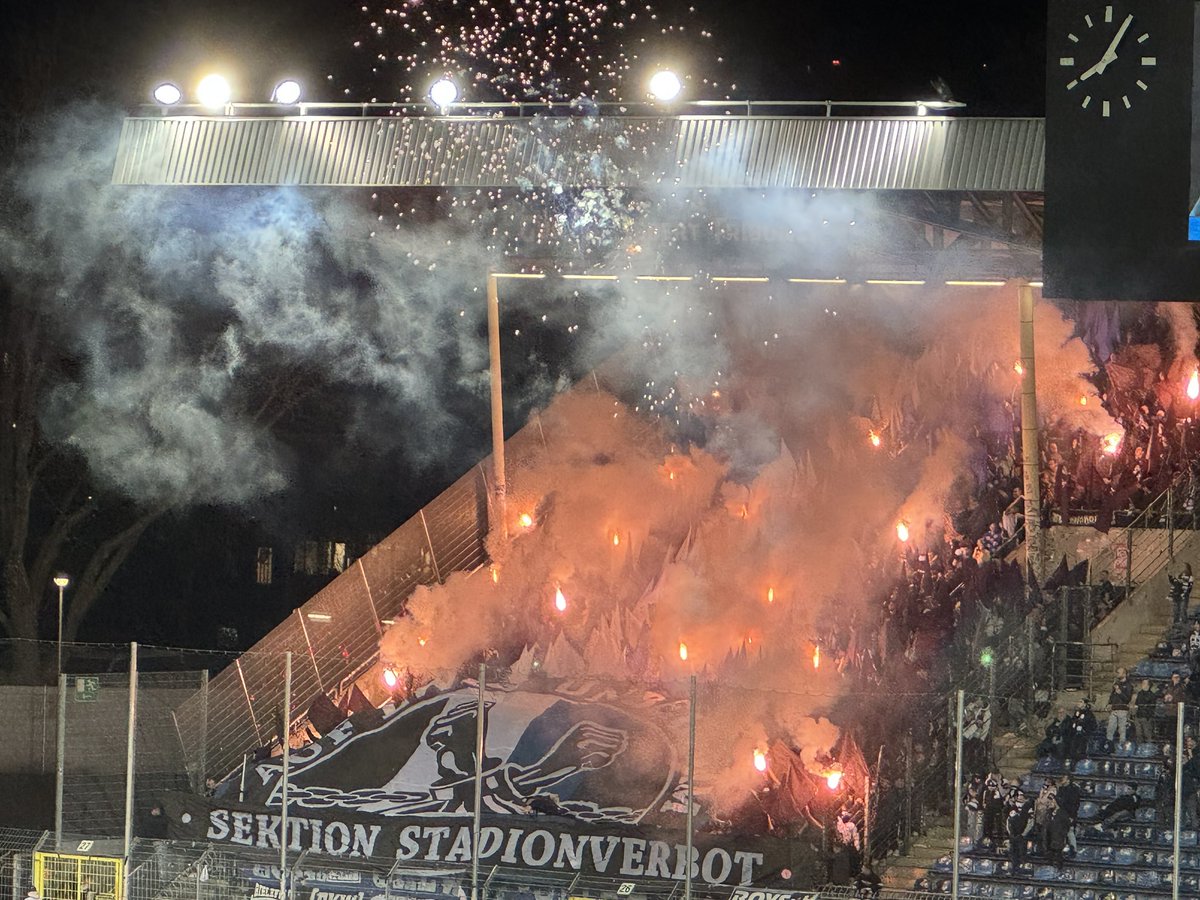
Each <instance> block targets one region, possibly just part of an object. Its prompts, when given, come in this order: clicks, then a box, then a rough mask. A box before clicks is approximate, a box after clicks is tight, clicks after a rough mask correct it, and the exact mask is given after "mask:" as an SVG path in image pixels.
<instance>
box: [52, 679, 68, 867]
mask: <svg viewBox="0 0 1200 900" xmlns="http://www.w3.org/2000/svg"><path fill="white" fill-rule="evenodd" d="M56 738H57V744H58V750H57V756H56V759H55V763H54V849H55V850H62V830H63V778H64V773H65V772H66V756H67V676H66V675H63V674H61V673H60V674H59V676H58V734H57V735H56Z"/></svg>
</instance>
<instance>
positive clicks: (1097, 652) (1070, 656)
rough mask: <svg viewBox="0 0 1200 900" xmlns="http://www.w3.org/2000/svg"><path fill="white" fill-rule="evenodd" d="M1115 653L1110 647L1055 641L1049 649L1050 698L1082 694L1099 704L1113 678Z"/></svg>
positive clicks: (1115, 667) (1114, 647) (1115, 648)
mask: <svg viewBox="0 0 1200 900" xmlns="http://www.w3.org/2000/svg"><path fill="white" fill-rule="evenodd" d="M1119 650H1120V646H1119V645H1117V644H1114V643H1098V642H1097V643H1093V642H1091V641H1056V642H1055V643H1054V644H1053V645H1052V647H1051V657H1052V664H1051V666H1050V696H1051V698H1054V697H1056V696H1058V695H1059V694H1060V693H1062V692H1063V691H1082V692H1083V693H1085V694H1086V695H1087V696H1089V697H1096V698H1099V699H1101V700H1103V699H1104V698H1105V697H1106V696H1107V689H1108V686H1109V685H1110V684H1111V683H1112V681H1113V679H1114V678H1115V677H1116V672H1117V653H1118V652H1119Z"/></svg>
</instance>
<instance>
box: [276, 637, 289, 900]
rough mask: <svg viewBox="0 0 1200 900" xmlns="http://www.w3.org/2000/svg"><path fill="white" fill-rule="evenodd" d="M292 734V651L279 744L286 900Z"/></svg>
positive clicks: (281, 855) (281, 850) (281, 871)
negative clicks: (281, 767) (280, 752)
mask: <svg viewBox="0 0 1200 900" xmlns="http://www.w3.org/2000/svg"><path fill="white" fill-rule="evenodd" d="M291 733H292V651H291V650H288V651H287V652H286V653H284V654H283V731H282V732H281V733H280V735H279V743H280V745H281V749H282V751H283V776H282V777H283V789H282V791H280V794H279V896H280V897H281V898H283V900H287V895H288V883H287V851H288V787H289V786H290V778H291V764H292V754H291V749H292V748H291Z"/></svg>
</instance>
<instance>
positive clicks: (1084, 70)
mask: <svg viewBox="0 0 1200 900" xmlns="http://www.w3.org/2000/svg"><path fill="white" fill-rule="evenodd" d="M1061 46H1062V48H1063V49H1062V51H1061V55H1060V56H1059V57H1058V60H1057V61H1058V68H1059V71H1060V72H1061V73H1063V75H1064V76H1065V77H1064V78H1063V84H1064V85H1065V88H1066V90H1067V92H1068V94H1069V95H1070V96H1072V97H1073V98H1074V99H1075V100H1076V102H1077V103H1078V105H1079V107H1080V108H1081V109H1085V110H1088V111H1094V112H1096V113H1098V114H1099V117H1100V118H1101V119H1102V120H1103V119H1110V118H1113V117H1115V116H1116V115H1118V114H1119V113H1123V112H1124V111H1126V110H1131V109H1133V108H1134V107H1135V106H1136V105H1137V103H1138V97H1139V95H1140V94H1143V93H1144V92H1146V91H1149V90H1150V84H1151V81H1152V75H1153V73H1154V71H1155V69H1156V67H1157V66H1158V58H1157V57H1156V56H1155V55H1154V50H1153V41H1152V40H1151V38H1150V33H1149V32H1148V31H1146V30H1145V29H1144V28H1142V27H1139V22H1138V17H1136V16H1135V15H1134V14H1133V13H1124V14H1121V13H1120V12H1114V7H1113V5H1112V4H1108V5H1105V6H1101V7H1097V8H1096V9H1094V10H1093V11H1092V12H1089V13H1087V14H1085V15H1084V16H1082V18H1080V19H1078V21H1077V23H1076V24H1075V25H1074V27H1072V28H1071V30H1070V31H1068V32H1067V34H1066V40H1065V42H1063V43H1062V45H1061Z"/></svg>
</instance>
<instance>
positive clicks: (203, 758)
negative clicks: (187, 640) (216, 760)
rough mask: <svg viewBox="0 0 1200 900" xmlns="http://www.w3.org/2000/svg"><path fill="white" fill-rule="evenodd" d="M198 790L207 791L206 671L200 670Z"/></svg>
mask: <svg viewBox="0 0 1200 900" xmlns="http://www.w3.org/2000/svg"><path fill="white" fill-rule="evenodd" d="M200 789H201V790H202V791H205V792H206V793H207V791H208V669H201V670H200Z"/></svg>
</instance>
